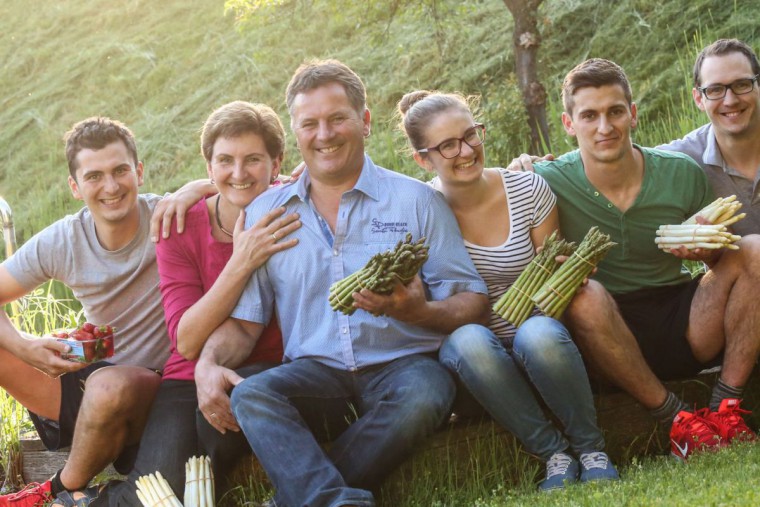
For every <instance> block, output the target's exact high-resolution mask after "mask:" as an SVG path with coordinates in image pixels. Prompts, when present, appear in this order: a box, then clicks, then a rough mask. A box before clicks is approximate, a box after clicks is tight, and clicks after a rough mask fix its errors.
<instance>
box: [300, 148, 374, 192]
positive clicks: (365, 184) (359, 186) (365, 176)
mask: <svg viewBox="0 0 760 507" xmlns="http://www.w3.org/2000/svg"><path fill="white" fill-rule="evenodd" d="M379 172H380V171H379V169H378V167H377V166H376V165H375V163H374V162H372V159H371V158H369V155H367V154H366V153H365V154H364V165H363V166H362V172H361V174H360V175H359V179H358V180H357V181H356V184H355V185H354V188H353V189H352V191H353V190H358V191H359V192H362V193H363V194H365V195H366V196H367V197H370V198H371V199H374V200H375V201H379V200H380V178H379ZM310 186H311V176H310V175H309V169H308V168H306V170H305V171H304V172H303V175H302V176H301V177H300V178H299V179H298V181H297V182H296V184H295V185H291V186H290V188H288V189H287V192H288V194H287V196H288V199H289V198H291V197H293V196H298V198H299V199H301V200H302V201H304V202H306V200H307V199H308V195H309V187H310Z"/></svg>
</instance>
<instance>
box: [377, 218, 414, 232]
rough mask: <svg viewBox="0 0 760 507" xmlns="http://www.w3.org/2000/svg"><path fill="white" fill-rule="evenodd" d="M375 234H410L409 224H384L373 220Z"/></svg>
mask: <svg viewBox="0 0 760 507" xmlns="http://www.w3.org/2000/svg"><path fill="white" fill-rule="evenodd" d="M371 232H373V233H380V234H383V233H386V232H409V224H408V223H407V222H382V221H380V220H378V219H377V218H373V219H372V229H371Z"/></svg>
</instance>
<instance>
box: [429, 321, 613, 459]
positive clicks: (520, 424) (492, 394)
mask: <svg viewBox="0 0 760 507" xmlns="http://www.w3.org/2000/svg"><path fill="white" fill-rule="evenodd" d="M440 361H441V363H443V365H444V366H446V367H447V368H448V369H449V370H451V371H452V372H453V373H455V374H456V375H457V376H458V378H459V380H460V381H461V383H462V384H464V386H465V387H466V388H467V389H468V390H469V392H470V393H472V395H473V396H474V397H475V399H476V400H477V401H478V402H479V403H480V405H482V406H483V408H485V410H486V411H487V412H488V413H489V414H490V415H491V417H493V419H494V420H495V421H497V422H498V423H499V424H501V425H502V426H504V427H505V428H506V429H507V430H509V431H510V432H512V433H513V434H514V435H515V436H516V437H517V438H518V439H519V440H520V441H521V442H522V444H523V446H524V447H525V449H526V450H527V451H528V452H530V453H531V454H534V455H536V456H538V457H539V458H541V459H543V460H548V459H549V458H550V457H551V455H552V454H554V453H555V452H559V451H564V450H566V449H567V448H568V447H570V448H572V449H573V450H574V451H575V452H576V453H581V452H591V451H601V450H603V449H604V437H603V436H602V433H601V431H600V430H599V427H598V426H597V424H596V409H595V408H594V399H593V396H592V394H591V387H590V385H589V381H588V376H587V374H586V369H585V366H584V365H583V360H582V359H581V356H580V353H579V352H578V349H577V347H576V346H575V344H574V343H573V341H572V339H571V337H570V333H568V331H567V329H565V326H563V325H562V324H561V323H560V322H559V321H557V320H554V319H551V318H548V317H532V318H530V319H528V320H527V321H526V322H525V323H524V324H523V325H522V326H520V328H519V329H518V331H517V335H516V336H515V339H514V342H513V343H512V347H511V349H508V348H507V347H505V346H504V344H502V343H501V341H500V340H499V339H498V338H497V337H496V335H494V334H493V333H492V332H491V330H489V329H488V328H486V327H483V326H479V325H477V324H468V325H466V326H463V327H461V328H459V329H457V330H456V331H454V333H453V334H451V336H449V337H448V338H447V339H446V341H444V343H443V346H442V347H441V352H440ZM537 395H538V396H540V397H541V398H542V399H543V401H544V403H545V404H546V406H547V407H548V408H549V410H551V411H552V412H553V413H554V415H555V416H556V417H557V418H558V419H559V421H560V422H561V423H562V425H563V426H564V435H563V433H562V432H561V431H560V430H559V429H558V428H557V427H556V426H555V425H554V424H552V422H551V421H550V420H549V419H548V418H547V417H546V415H545V414H544V412H543V410H542V408H541V406H540V405H539V402H538V400H537V398H536V397H537Z"/></svg>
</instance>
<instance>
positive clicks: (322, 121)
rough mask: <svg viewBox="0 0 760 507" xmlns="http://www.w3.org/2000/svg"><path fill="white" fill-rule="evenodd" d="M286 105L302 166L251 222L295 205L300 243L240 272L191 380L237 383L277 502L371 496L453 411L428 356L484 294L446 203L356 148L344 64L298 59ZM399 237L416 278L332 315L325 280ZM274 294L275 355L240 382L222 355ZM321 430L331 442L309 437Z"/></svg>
mask: <svg viewBox="0 0 760 507" xmlns="http://www.w3.org/2000/svg"><path fill="white" fill-rule="evenodd" d="M287 103H288V109H289V111H290V114H291V127H292V129H293V131H294V132H295V134H296V137H297V140H298V146H299V149H300V152H301V155H302V156H303V159H304V161H305V162H306V166H307V167H308V169H307V170H306V172H305V173H304V175H303V176H302V177H301V179H300V180H299V181H298V182H297V183H295V184H291V185H287V186H285V187H284V188H281V189H276V190H273V191H270V192H268V193H266V194H264V195H262V196H260V197H259V198H258V199H256V200H255V201H254V202H253V203H252V204H251V205H250V206H249V207H248V208H247V209H246V213H247V219H246V222H247V224H246V225H247V226H250V225H251V224H253V223H254V222H255V220H256V218H257V217H258V216H260V215H261V214H262V213H265V212H266V211H268V210H270V209H272V208H276V207H278V206H283V207H285V208H287V209H288V212H296V213H298V214H299V215H300V219H301V222H302V227H301V228H300V229H299V230H298V231H296V232H295V233H293V234H291V235H290V236H289V238H293V237H295V238H297V239H298V242H299V243H298V245H297V246H296V247H294V248H292V249H290V250H287V251H285V252H281V255H278V256H277V257H276V258H275V257H273V258H271V259H270V260H269V261H268V262H267V264H266V265H265V266H263V267H262V268H261V269H259V270H258V271H257V272H256V274H255V275H254V277H253V278H252V279H251V280H250V281H249V283H248V285H247V287H246V289H245V291H244V293H243V296H242V297H241V299H240V301H239V302H238V305H237V307H236V308H235V310H234V311H233V314H232V316H233V317H234V318H233V319H231V320H229V321H228V322H227V323H225V324H224V326H225V329H226V331H227V332H222V333H218V334H217V335H216V336H215V337H213V338H212V339H211V340H210V341H209V342H208V343H207V344H206V347H205V348H204V351H203V354H202V356H201V359H200V361H199V363H198V367H197V369H196V378H198V379H201V378H204V377H205V378H208V379H209V380H207V381H204V382H203V383H204V384H206V385H213V384H214V383H215V382H216V386H217V387H216V388H217V391H218V390H220V388H221V387H225V385H224V384H225V383H227V384H230V385H234V384H238V385H237V387H236V388H235V389H234V391H233V393H232V399H231V407H232V412H233V413H234V419H236V423H237V424H239V426H240V428H241V429H242V430H243V431H244V432H245V434H246V437H247V438H248V440H249V442H250V443H251V446H252V448H253V450H254V452H255V453H256V456H257V457H258V459H259V461H260V462H261V464H262V466H263V467H264V469H265V470H266V472H267V475H268V476H269V478H270V480H271V481H272V483H273V485H274V486H275V489H276V494H275V499H274V501H275V503H276V505H278V506H302V505H303V506H305V505H314V506H339V505H340V506H347V505H356V506H371V505H374V498H373V496H372V493H371V492H370V490H372V489H374V488H376V487H377V486H378V485H379V484H380V482H381V481H382V479H383V478H384V477H385V476H386V475H387V474H388V473H390V472H391V471H392V470H393V469H394V468H395V467H396V465H398V464H399V463H400V462H401V461H402V460H403V459H404V458H405V457H406V456H407V455H408V454H409V453H410V452H411V450H412V449H413V446H414V445H415V444H416V443H417V442H419V441H420V440H422V439H423V438H425V437H426V436H428V435H429V434H430V433H432V432H433V431H434V430H435V429H436V428H437V427H438V426H439V425H440V423H441V422H442V421H443V420H444V419H445V417H446V416H447V415H448V413H449V410H450V406H451V403H452V401H453V396H454V384H453V381H452V379H451V377H450V376H449V374H448V373H447V372H446V371H445V369H444V368H443V367H442V366H441V365H439V364H438V362H437V360H436V358H435V356H436V353H437V350H438V347H439V346H440V344H441V341H442V339H443V338H444V336H445V335H446V334H448V333H450V332H451V331H453V330H454V329H456V328H457V327H459V326H461V325H463V324H466V323H469V322H484V321H485V319H486V317H487V315H488V299H487V296H486V294H487V289H486V286H485V284H484V283H483V281H482V280H481V279H480V277H479V276H478V274H477V271H476V270H475V268H474V266H473V265H472V262H471V260H470V258H469V256H468V254H467V252H466V250H465V248H464V244H463V241H462V238H461V234H460V232H459V228H458V226H457V223H456V220H455V219H454V216H453V214H452V213H451V211H450V210H449V208H448V206H447V205H446V203H445V201H444V200H443V198H442V197H441V196H440V195H438V194H437V193H436V192H435V191H434V190H433V189H432V188H430V187H429V186H427V185H425V184H423V183H421V182H419V181H417V180H414V179H412V178H409V177H407V176H403V175H400V174H397V173H394V172H392V171H388V170H386V169H383V168H381V167H378V166H376V165H375V164H374V163H373V162H372V160H371V159H370V158H369V157H368V156H367V155H365V153H364V138H365V137H367V136H369V132H370V113H369V110H368V109H367V108H366V105H365V91H364V85H363V84H362V82H361V80H360V79H359V77H358V76H357V75H356V74H355V73H354V72H353V71H352V70H351V69H349V68H348V67H346V66H345V65H344V64H342V63H340V62H337V61H334V60H328V61H321V62H312V63H307V64H304V65H302V66H301V67H300V68H299V69H298V70H297V71H296V73H295V75H294V76H293V78H292V79H291V82H290V84H289V85H288V91H287ZM407 233H411V235H412V236H413V238H414V239H415V240H416V239H418V238H420V237H423V236H424V237H425V238H426V243H427V244H428V246H429V248H430V250H429V259H428V261H427V262H426V263H425V264H424V265H423V266H422V268H421V271H420V274H419V276H417V277H415V278H414V279H413V280H412V281H411V282H410V283H409V284H408V285H406V286H405V285H402V284H401V283H397V284H396V286H395V288H394V291H393V293H392V294H391V295H388V296H383V295H378V294H374V293H372V292H370V291H368V290H367V289H362V290H361V291H360V292H359V293H356V294H355V295H354V299H355V307H356V308H357V311H356V312H354V313H353V314H352V315H350V316H347V315H344V314H342V313H340V312H333V311H332V310H331V308H330V305H329V302H328V295H329V287H330V285H331V284H332V283H334V282H336V281H338V280H340V279H342V278H345V277H346V276H348V275H350V274H351V273H353V272H355V271H357V270H359V269H361V268H362V267H364V265H365V264H366V262H367V261H368V260H369V258H370V257H371V256H372V255H374V254H376V253H379V252H383V251H386V250H389V249H391V248H393V247H394V246H395V245H396V243H398V241H399V240H403V239H404V238H405V236H406V235H407ZM272 239H273V241H277V239H279V238H277V231H274V232H273V234H272ZM275 303H276V313H277V316H278V322H279V323H280V326H281V328H282V331H283V339H284V343H285V364H283V365H282V366H279V367H277V368H273V369H272V370H269V371H267V372H264V373H262V374H260V375H256V376H254V377H251V378H250V379H247V380H245V381H241V380H242V379H239V378H236V377H235V376H234V373H232V372H231V371H230V370H227V369H225V368H221V367H220V366H219V365H222V366H225V367H231V366H232V367H234V366H235V365H236V363H237V362H238V361H240V360H242V359H244V358H245V357H246V356H247V354H248V351H249V350H250V348H251V347H252V346H253V343H255V339H253V340H252V339H251V337H254V338H256V337H258V335H259V334H260V332H261V329H262V328H263V323H265V322H268V321H269V318H270V316H271V315H272V312H274V311H275V308H274V307H275ZM200 383H201V381H200V380H199V384H200ZM204 388H205V387H204V386H201V387H200V388H199V389H204ZM202 410H203V411H204V414H205V415H206V416H207V418H208V419H209V420H211V421H215V425H216V426H217V427H218V428H219V429H221V430H226V429H236V426H235V421H234V420H227V421H224V420H222V419H224V418H227V417H232V415H231V414H229V409H228V408H227V407H226V406H225V403H224V400H223V399H222V400H219V401H218V402H211V403H208V404H205V405H204V406H203V407H202ZM352 412H353V413H354V416H353V419H356V420H355V422H353V423H352V424H349V423H347V422H346V421H347V419H346V416H350V414H351V413H352ZM212 423H213V422H212ZM324 428H326V429H327V430H328V431H329V432H331V434H330V435H328V437H329V438H331V440H332V441H333V442H332V445H331V446H330V449H329V451H327V452H325V451H323V450H322V448H321V447H320V445H319V444H318V440H320V437H322V435H315V433H313V432H315V431H316V432H320V430H322V429H324Z"/></svg>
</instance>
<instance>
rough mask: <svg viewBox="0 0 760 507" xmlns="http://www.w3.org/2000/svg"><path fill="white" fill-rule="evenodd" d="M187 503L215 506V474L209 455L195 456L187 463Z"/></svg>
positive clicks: (191, 505) (193, 505) (200, 506)
mask: <svg viewBox="0 0 760 507" xmlns="http://www.w3.org/2000/svg"><path fill="white" fill-rule="evenodd" d="M185 505H186V506H187V507H214V474H213V472H212V471H211V459H210V458H209V457H208V456H201V457H200V458H197V457H195V456H193V457H192V458H190V459H189V460H187V463H186V464H185Z"/></svg>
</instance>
